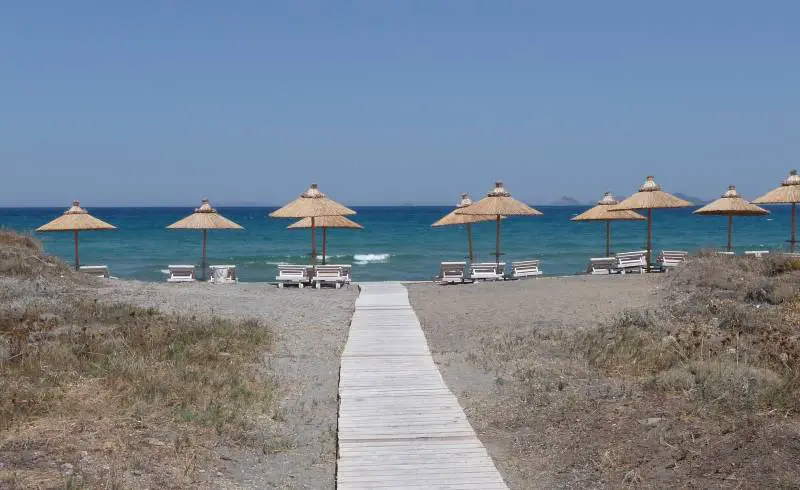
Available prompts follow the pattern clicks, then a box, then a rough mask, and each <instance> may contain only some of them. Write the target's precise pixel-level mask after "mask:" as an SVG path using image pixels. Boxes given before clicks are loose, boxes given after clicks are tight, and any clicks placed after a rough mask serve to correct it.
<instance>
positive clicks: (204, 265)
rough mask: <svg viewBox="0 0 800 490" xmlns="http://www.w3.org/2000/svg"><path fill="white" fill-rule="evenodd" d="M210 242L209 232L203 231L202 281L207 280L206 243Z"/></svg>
mask: <svg viewBox="0 0 800 490" xmlns="http://www.w3.org/2000/svg"><path fill="white" fill-rule="evenodd" d="M207 242H208V230H206V229H203V257H202V259H201V260H200V280H201V281H204V280H205V279H206V243H207Z"/></svg>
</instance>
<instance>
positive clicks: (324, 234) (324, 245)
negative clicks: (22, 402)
mask: <svg viewBox="0 0 800 490" xmlns="http://www.w3.org/2000/svg"><path fill="white" fill-rule="evenodd" d="M327 252H328V228H327V227H323V228H322V265H325V255H327Z"/></svg>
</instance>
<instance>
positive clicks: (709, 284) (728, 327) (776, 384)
mask: <svg viewBox="0 0 800 490" xmlns="http://www.w3.org/2000/svg"><path fill="white" fill-rule="evenodd" d="M799 271H800V261H799V260H797V259H794V258H789V257H782V256H773V257H768V258H764V259H760V260H759V259H750V258H738V259H732V258H729V257H699V258H696V259H694V260H692V261H691V262H689V263H688V264H687V265H686V266H685V267H682V268H680V269H678V270H677V271H675V273H674V276H673V277H672V278H671V279H670V280H669V281H668V284H667V287H666V294H667V301H666V302H665V304H664V305H662V306H657V307H654V308H650V309H645V310H637V311H627V312H625V313H624V314H623V315H622V316H620V317H619V318H618V319H617V321H616V322H614V323H613V324H611V325H606V326H602V327H600V328H597V329H594V330H591V331H589V332H585V333H583V334H581V335H579V336H578V337H577V339H576V348H577V349H578V350H579V351H581V352H583V353H584V354H585V355H586V357H587V359H588V360H589V361H590V362H591V363H592V364H593V365H594V366H597V367H600V368H602V369H604V370H605V371H606V372H609V373H614V374H628V375H637V376H649V380H648V383H647V386H648V387H650V388H653V389H659V390H666V391H670V392H679V393H689V394H690V395H691V398H692V399H693V400H694V401H696V402H697V403H699V404H701V405H704V404H708V403H711V404H713V406H714V409H715V410H714V411H725V412H728V413H732V412H734V411H736V412H740V411H742V410H772V409H775V410H780V411H783V412H787V411H788V412H797V411H798V409H800V391H799V390H798V388H800V340H798V338H799V337H800V335H799V334H800V331H799V330H798V327H797V326H798V325H800V298H798V291H800V272H799Z"/></svg>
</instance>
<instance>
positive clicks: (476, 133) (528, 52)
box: [0, 0, 800, 207]
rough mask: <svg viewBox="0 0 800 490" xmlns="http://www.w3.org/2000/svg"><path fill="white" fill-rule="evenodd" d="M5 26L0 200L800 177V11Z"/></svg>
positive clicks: (263, 8)
mask: <svg viewBox="0 0 800 490" xmlns="http://www.w3.org/2000/svg"><path fill="white" fill-rule="evenodd" d="M2 10H3V13H2V15H1V16H0V206H38V205H47V206H66V205H67V204H68V203H69V202H70V201H71V200H73V199H80V200H81V202H82V203H83V204H85V205H86V206H87V207H98V206H109V205H191V204H195V203H199V201H200V199H201V198H205V197H207V198H210V199H211V200H212V203H218V204H228V205H232V204H264V205H271V204H281V203H283V202H286V201H288V200H290V199H292V198H294V197H296V196H297V195H299V194H300V193H301V192H302V191H303V190H304V189H305V188H306V187H308V185H309V184H310V183H311V182H316V183H318V184H319V186H320V188H321V189H322V190H323V192H326V193H327V194H328V195H329V196H330V197H332V198H334V199H336V200H338V201H341V202H344V203H348V204H351V205H366V204H406V203H413V204H419V205H421V204H453V205H454V204H455V203H456V202H457V201H458V198H459V195H460V193H461V192H470V193H471V194H472V195H473V196H474V197H480V196H481V195H483V194H485V193H486V192H488V191H490V190H491V189H492V187H493V183H494V182H495V180H503V181H505V183H506V186H507V188H508V189H509V191H510V192H511V193H512V194H513V195H514V196H515V197H518V198H520V199H523V200H526V201H528V202H533V203H547V202H549V201H552V200H554V199H557V198H559V197H561V196H571V197H574V198H577V199H579V200H581V201H587V202H588V201H592V200H596V199H599V198H600V197H601V196H602V193H603V192H604V191H612V192H614V193H615V194H618V195H622V196H624V195H627V194H630V193H632V192H634V191H635V190H636V189H637V188H638V187H639V186H640V185H641V184H642V183H643V182H644V180H645V177H646V176H647V175H650V174H652V175H655V177H656V181H657V182H659V183H660V184H661V185H662V187H663V188H664V190H667V191H671V192H684V193H687V194H690V195H695V196H699V197H701V198H714V197H716V196H717V195H719V194H722V192H723V191H724V190H725V189H726V188H727V186H728V185H729V184H737V185H738V188H739V190H740V192H741V193H742V194H743V195H744V196H745V197H747V198H755V197H757V196H758V195H760V194H762V193H764V192H766V191H767V190H769V189H771V188H773V187H775V186H776V185H778V184H779V183H780V181H781V180H782V179H783V178H785V176H786V174H787V173H788V171H789V169H791V168H794V167H796V166H800V159H799V158H798V155H800V151H798V150H800V63H798V60H800V29H798V25H800V2H796V1H779V0H773V1H765V2H754V1H737V0H728V1H718V0H708V1H703V2H698V1H684V0H673V1H670V2H642V1H641V0H631V1H615V0H608V1H604V2H598V1H596V0H586V1H570V0H565V1H559V2H538V1H471V0H451V1H444V0H443V1H432V0H419V1H416V0H396V1H388V0H387V1H382V0H378V1H376V0H364V1H340V2H325V1H304V0H298V1H284V2H273V1H267V0H237V1H234V2H220V1H216V0H214V1H211V0H194V1H177V0H170V1H167V0H164V1H155V0H142V1H138V2H108V1H104V0H95V1H89V0H74V1H71V2H57V1H48V0H38V1H27V2H7V3H5V4H4V5H3V9H2Z"/></svg>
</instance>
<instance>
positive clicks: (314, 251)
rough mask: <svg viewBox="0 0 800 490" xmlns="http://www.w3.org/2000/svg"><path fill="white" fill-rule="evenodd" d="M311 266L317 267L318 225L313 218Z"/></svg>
mask: <svg viewBox="0 0 800 490" xmlns="http://www.w3.org/2000/svg"><path fill="white" fill-rule="evenodd" d="M311 265H317V224H316V222H315V221H314V217H313V216H312V217H311Z"/></svg>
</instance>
